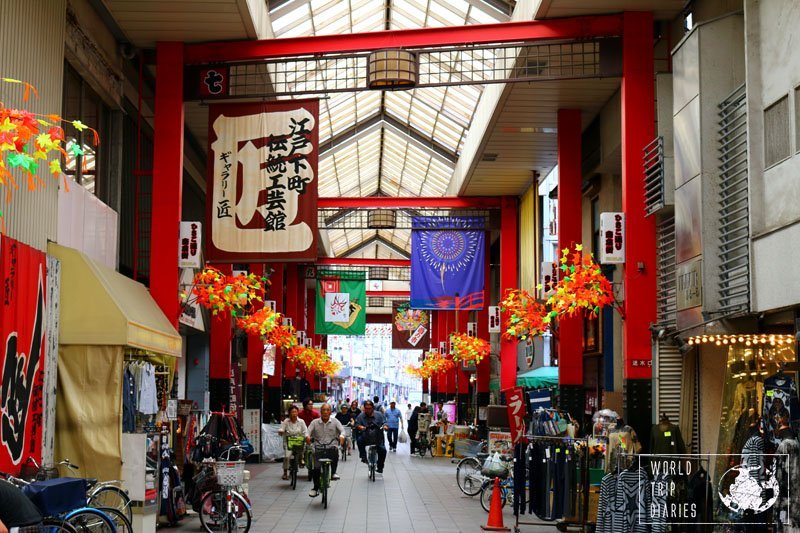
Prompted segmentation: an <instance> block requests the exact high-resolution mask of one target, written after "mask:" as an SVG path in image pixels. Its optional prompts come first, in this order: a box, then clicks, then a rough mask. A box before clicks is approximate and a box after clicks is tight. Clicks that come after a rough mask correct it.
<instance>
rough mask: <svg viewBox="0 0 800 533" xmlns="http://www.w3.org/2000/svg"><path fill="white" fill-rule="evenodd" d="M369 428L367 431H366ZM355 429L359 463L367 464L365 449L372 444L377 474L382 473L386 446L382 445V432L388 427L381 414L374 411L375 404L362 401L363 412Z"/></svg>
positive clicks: (357, 419) (357, 420)
mask: <svg viewBox="0 0 800 533" xmlns="http://www.w3.org/2000/svg"><path fill="white" fill-rule="evenodd" d="M368 428H369V431H367V429H368ZM356 429H358V431H359V433H358V455H359V456H360V457H361V462H362V463H366V462H367V452H366V447H367V446H368V445H372V444H374V445H375V446H376V447H377V451H378V473H379V474H382V473H383V465H384V463H386V446H385V444H384V439H383V432H384V431H385V430H387V429H389V427H388V426H387V425H386V421H385V420H384V418H383V414H382V413H379V412H378V411H376V410H375V404H374V403H372V401H370V400H364V411H363V412H362V413H361V414H360V415H358V417H357V418H356Z"/></svg>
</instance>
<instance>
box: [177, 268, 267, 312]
mask: <svg viewBox="0 0 800 533" xmlns="http://www.w3.org/2000/svg"><path fill="white" fill-rule="evenodd" d="M267 286H269V280H268V279H267V278H266V277H263V276H257V275H255V274H248V275H244V274H239V275H238V276H228V275H226V274H223V273H222V272H220V271H219V270H217V269H216V268H213V267H209V266H206V267H205V268H204V269H203V270H202V271H201V272H198V273H197V274H196V275H195V277H194V287H193V288H192V293H193V294H195V295H196V296H197V303H199V304H200V305H202V306H203V307H205V308H207V309H209V310H210V311H211V313H212V314H214V315H216V314H217V313H220V312H224V311H230V313H231V316H234V317H241V316H245V315H247V314H248V309H249V307H250V304H251V303H252V302H253V301H254V300H255V301H262V300H263V296H264V291H265V289H266V287H267Z"/></svg>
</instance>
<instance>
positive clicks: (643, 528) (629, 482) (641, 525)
mask: <svg viewBox="0 0 800 533" xmlns="http://www.w3.org/2000/svg"><path fill="white" fill-rule="evenodd" d="M649 481H650V480H649V479H648V477H647V473H646V472H645V471H644V469H640V468H635V469H629V470H623V471H622V472H620V473H619V475H618V476H617V498H616V504H617V507H616V509H615V514H618V518H619V520H618V521H619V525H617V520H616V519H615V520H614V522H615V524H614V525H615V529H616V531H626V532H629V533H648V532H649V528H650V526H649V522H650V520H649V517H648V513H647V511H648V509H649V508H650V490H649V488H650V483H649Z"/></svg>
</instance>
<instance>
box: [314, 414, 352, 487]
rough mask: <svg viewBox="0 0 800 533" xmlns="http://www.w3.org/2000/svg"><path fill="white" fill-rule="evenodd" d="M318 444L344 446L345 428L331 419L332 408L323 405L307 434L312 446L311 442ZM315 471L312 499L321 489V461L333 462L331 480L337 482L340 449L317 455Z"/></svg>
mask: <svg viewBox="0 0 800 533" xmlns="http://www.w3.org/2000/svg"><path fill="white" fill-rule="evenodd" d="M312 440H313V441H314V442H316V443H318V444H323V445H328V444H332V443H338V444H339V446H341V445H342V444H344V428H343V427H342V424H341V423H340V422H339V421H338V420H336V419H335V418H331V406H330V405H329V404H327V403H326V404H323V405H322V407H321V408H320V417H319V418H317V419H314V420H312V421H311V424H310V425H309V426H308V432H307V433H306V442H307V443H308V444H311V441H312ZM314 459H315V460H314V470H312V472H311V474H312V476H313V478H314V488H313V489H311V491H310V492H309V493H308V495H309V496H311V497H312V498H316V497H317V496H319V487H320V482H319V478H320V471H321V469H320V464H319V459H330V460H331V479H333V480H337V479H339V476H338V475H337V474H336V467H337V466H338V464H339V449H338V448H335V447H334V448H326V449H325V450H324V452H323V453H321V454H315V456H314Z"/></svg>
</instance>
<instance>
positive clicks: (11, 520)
mask: <svg viewBox="0 0 800 533" xmlns="http://www.w3.org/2000/svg"><path fill="white" fill-rule="evenodd" d="M41 521H42V515H41V513H40V512H39V509H37V508H36V506H35V505H34V504H33V502H32V501H30V500H29V499H28V497H27V496H25V494H24V493H23V492H22V491H21V490H20V489H19V488H18V487H17V486H16V485H13V484H11V483H9V482H8V481H6V480H4V479H0V533H8V530H9V529H11V528H14V527H23V526H32V525H34V524H38V523H39V522H41Z"/></svg>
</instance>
